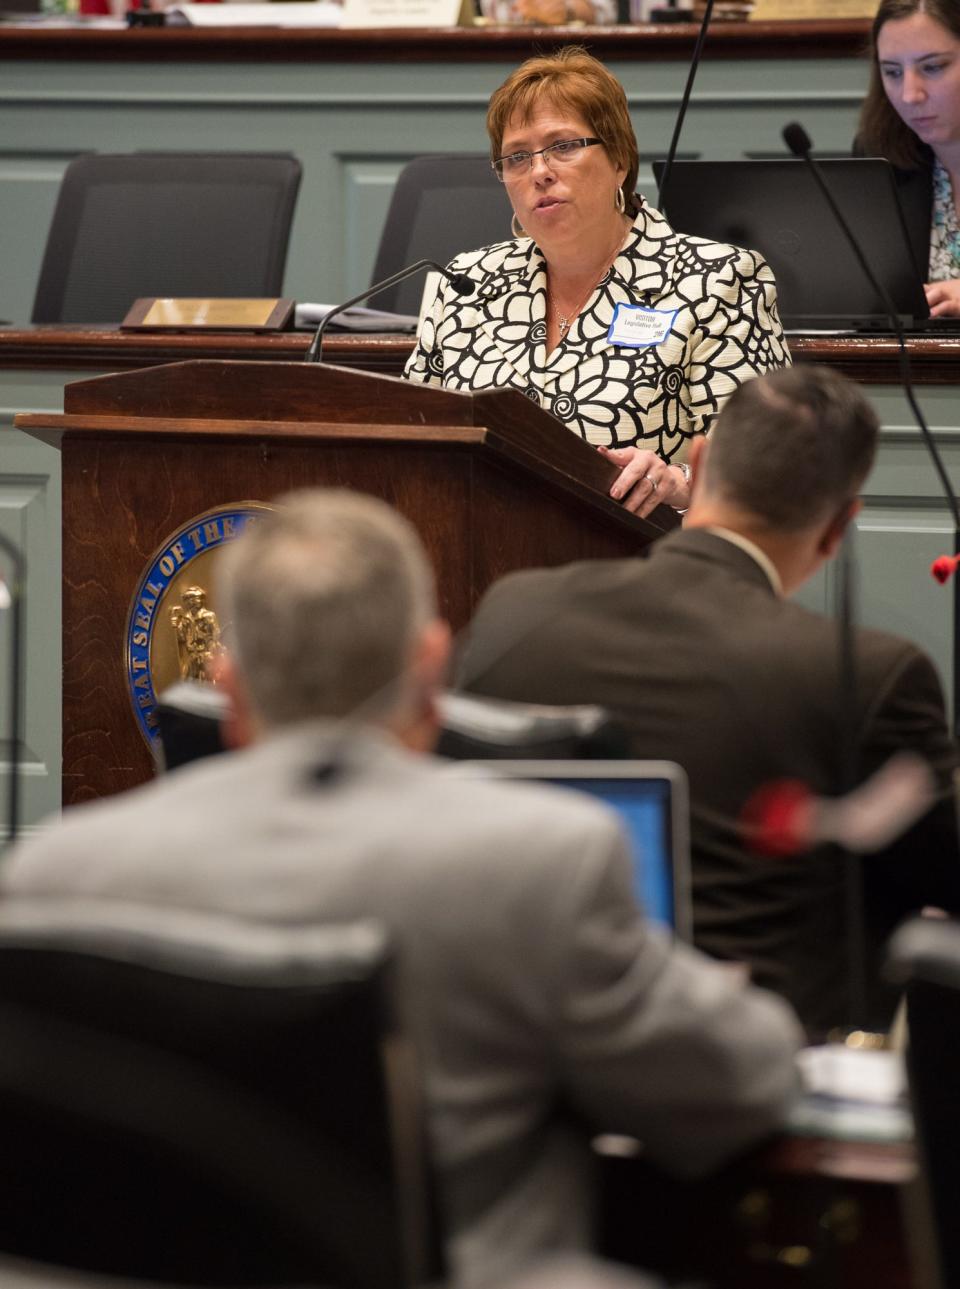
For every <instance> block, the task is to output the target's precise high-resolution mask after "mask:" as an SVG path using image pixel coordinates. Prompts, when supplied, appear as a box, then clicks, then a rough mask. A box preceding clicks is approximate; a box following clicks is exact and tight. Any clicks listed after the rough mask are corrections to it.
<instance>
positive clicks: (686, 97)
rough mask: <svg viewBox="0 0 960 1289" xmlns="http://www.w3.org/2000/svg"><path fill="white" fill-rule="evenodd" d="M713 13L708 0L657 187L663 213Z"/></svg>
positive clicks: (659, 208) (658, 207)
mask: <svg viewBox="0 0 960 1289" xmlns="http://www.w3.org/2000/svg"><path fill="white" fill-rule="evenodd" d="M712 13H713V0H707V4H706V8H705V9H704V11H703V18H702V20H701V22H700V31H699V32H698V34H697V43H696V44H695V45H694V47H693V58H692V59H691V62H690V70H689V72H687V83H686V85H685V86H684V90H683V97H682V98H681V100H680V111H679V112H678V113H677V120H676V124H675V125H674V127H673V138H672V139H671V140H670V147H669V148H668V149H667V159H666V161H664V163H663V171H662V172H661V174H660V187H659V188H658V189H657V209H658V210H659V211H660V213H661V214H662V215H665V216H667V218H669V215H667V211H666V209H665V208H664V200H665V194H666V191H667V184H668V183H669V181H670V172H671V171H672V170H673V163H674V160H675V158H676V155H677V147H678V145H679V143H680V131H681V130H682V129H683V122H684V118H685V117H686V115H687V106H688V105H689V103H690V95H691V94H692V93H693V82H694V80H695V79H696V75H697V68H698V67H699V66H700V58H701V56H702V54H703V45H704V41H705V40H706V39H707V29H708V28H709V26H710V16H711V14H712Z"/></svg>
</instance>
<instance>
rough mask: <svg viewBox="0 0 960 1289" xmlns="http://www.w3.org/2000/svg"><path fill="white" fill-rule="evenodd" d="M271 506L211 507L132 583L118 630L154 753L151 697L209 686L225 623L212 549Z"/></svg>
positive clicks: (134, 700) (137, 713) (136, 709)
mask: <svg viewBox="0 0 960 1289" xmlns="http://www.w3.org/2000/svg"><path fill="white" fill-rule="evenodd" d="M270 509H271V507H270V506H267V505H264V504H263V503H261V502H256V501H245V502H239V503H237V504H236V505H230V506H217V507H215V508H214V509H212V510H205V511H204V512H203V514H201V515H196V516H194V518H193V519H191V520H189V521H188V522H187V523H185V524H184V525H183V526H182V527H180V528H178V529H177V530H176V531H175V532H173V533H171V534H170V536H169V537H167V538H166V540H165V541H164V542H163V543H162V544H161V545H160V546H158V547H157V549H156V551H154V553H153V555H152V556H151V558H150V560H149V562H148V563H147V566H146V568H145V569H144V572H143V575H142V577H141V579H140V581H139V583H138V585H137V589H136V591H135V592H134V595H133V598H132V600H131V602H130V609H129V612H128V614H127V627H126V631H125V633H124V669H125V672H126V677H127V689H128V692H129V695H130V702H131V705H132V707H133V714H134V717H135V719H136V722H137V725H138V727H139V729H140V732H141V734H142V735H143V737H144V738H145V739H146V741H147V743H148V745H149V746H150V747H151V748H152V747H153V746H154V745H155V743H156V742H157V740H158V738H159V729H158V724H157V697H158V695H159V694H162V693H163V691H164V690H165V689H167V688H168V687H169V686H170V685H172V684H174V683H175V682H176V681H178V680H193V681H199V682H202V683H208V684H212V683H214V682H213V676H212V670H211V668H212V664H213V663H214V662H215V661H216V658H217V655H218V654H219V653H221V652H222V650H223V648H224V643H225V637H227V638H229V628H230V624H229V623H224V622H223V621H222V619H221V617H220V615H219V614H218V612H217V606H216V604H215V603H214V579H213V566H214V560H215V558H216V553H217V551H218V550H219V549H220V548H221V547H222V546H223V545H224V544H225V543H226V542H230V541H232V540H233V539H234V538H236V537H239V536H240V534H241V533H242V532H243V530H244V529H245V528H246V527H247V525H248V524H251V523H256V521H257V519H258V518H259V517H260V516H261V515H263V514H264V513H265V512H266V511H269V510H270Z"/></svg>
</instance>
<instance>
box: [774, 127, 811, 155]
mask: <svg viewBox="0 0 960 1289" xmlns="http://www.w3.org/2000/svg"><path fill="white" fill-rule="evenodd" d="M781 137H782V139H783V141H784V143H785V144H786V145H787V147H788V148H789V149H790V151H791V152H792V153H793V155H794V156H795V157H806V156H807V155H808V154H809V152H810V151H811V149H812V148H813V144H812V143H811V141H810V135H809V134H807V132H806V130H805V129H804V128H803V126H802V125H801V124H800V122H799V121H791V123H790V124H789V125H785V126H784V127H783V132H782V135H781Z"/></svg>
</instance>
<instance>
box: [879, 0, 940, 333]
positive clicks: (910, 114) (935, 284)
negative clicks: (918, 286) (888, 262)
mask: <svg viewBox="0 0 960 1289" xmlns="http://www.w3.org/2000/svg"><path fill="white" fill-rule="evenodd" d="M872 48H873V67H872V71H871V76H870V88H869V90H868V91H867V97H866V99H865V100H864V103H863V110H862V112H861V115H860V129H859V133H858V135H857V151H858V152H861V153H863V154H864V155H866V156H871V157H886V158H887V160H888V161H890V162H891V163H892V164H893V165H894V166H895V167H896V168H897V183H898V186H899V192H900V201H901V205H902V207H903V212H904V215H905V217H906V220H907V228H908V232H909V233H910V241H911V245H912V246H913V247H914V251H915V253H916V255H917V258H918V261H919V263H920V265H921V268H922V269H923V270H924V272H925V273H926V277H927V283H926V286H925V288H924V289H925V291H926V295H927V305H928V306H929V309H930V314H931V316H932V317H934V318H946V317H960V220H958V216H957V200H958V197H960V0H881V3H880V7H879V9H878V10H877V15H876V17H875V18H874V22H873V42H872Z"/></svg>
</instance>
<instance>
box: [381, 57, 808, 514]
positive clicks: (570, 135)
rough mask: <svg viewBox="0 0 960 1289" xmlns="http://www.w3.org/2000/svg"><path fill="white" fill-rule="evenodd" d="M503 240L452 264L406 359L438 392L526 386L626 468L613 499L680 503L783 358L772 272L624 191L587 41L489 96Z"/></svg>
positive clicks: (617, 142) (632, 144)
mask: <svg viewBox="0 0 960 1289" xmlns="http://www.w3.org/2000/svg"><path fill="white" fill-rule="evenodd" d="M487 132H488V134H489V136H490V148H491V158H492V164H493V167H494V170H495V171H496V173H497V175H498V177H499V178H500V179H501V180H502V181H503V183H504V185H505V187H506V191H507V196H508V197H509V198H510V204H511V205H512V207H513V212H514V214H513V226H512V231H513V238H514V240H512V241H505V242H499V243H498V244H497V245H495V246H487V247H484V248H483V249H481V250H479V251H470V252H467V253H466V254H463V255H458V256H457V258H456V259H455V260H454V261H453V262H452V264H451V266H450V267H451V269H453V270H454V271H456V272H458V273H464V274H466V275H467V276H468V277H470V278H471V279H472V280H473V281H474V282H475V284H476V287H475V290H474V291H473V292H472V294H470V295H468V296H466V297H462V296H459V295H456V294H455V293H454V292H453V290H452V289H450V288H449V287H448V285H447V283H446V282H441V284H440V289H439V291H438V294H437V296H436V299H435V300H434V302H433V305H432V307H431V308H429V309H428V311H427V313H426V315H425V317H424V320H423V323H422V325H421V328H420V333H419V335H418V337H417V346H416V349H415V350H414V353H413V355H412V357H411V359H410V362H409V363H408V365H407V370H406V375H407V376H408V378H409V379H411V380H419V381H423V382H425V383H427V384H432V385H444V386H446V387H447V388H448V389H465V390H466V389H470V390H475V389H491V388H497V387H508V388H514V389H519V390H521V391H522V392H523V393H524V394H526V395H527V397H528V398H530V399H531V400H532V401H533V402H535V403H537V404H539V405H540V406H541V407H544V408H546V409H547V411H549V412H551V413H552V414H553V415H554V416H556V417H557V418H558V419H559V420H561V421H563V422H564V423H565V424H566V425H567V426H569V428H570V429H571V430H573V431H574V432H575V433H576V434H579V435H580V436H581V437H582V438H584V439H586V441H587V442H588V443H592V444H594V445H595V446H597V447H598V448H599V449H600V450H601V451H603V452H604V453H605V454H606V455H607V457H608V459H609V460H610V461H611V462H612V463H613V464H614V465H616V466H619V467H621V473H620V475H619V477H618V479H617V481H616V482H615V484H614V485H613V488H612V489H611V495H612V496H613V497H615V498H617V499H619V500H622V501H623V503H624V505H625V506H626V507H627V508H628V509H630V510H633V511H635V512H636V513H637V514H640V515H647V514H649V513H650V511H651V510H653V508H654V507H655V506H656V505H658V504H660V503H661V502H666V503H667V504H668V505H671V506H674V507H675V508H677V509H678V510H682V509H684V508H685V507H686V506H687V503H688V500H689V496H690V470H689V467H688V466H687V465H686V463H685V460H684V458H685V456H686V449H687V446H688V444H689V440H690V438H691V436H692V435H694V434H700V433H704V432H705V431H706V430H707V429H708V428H709V426H710V423H711V420H712V418H713V417H714V416H715V415H716V413H717V412H718V411H719V409H720V407H721V406H722V404H723V402H724V401H725V400H726V398H727V397H729V395H730V394H731V393H732V392H733V391H734V389H736V387H737V386H738V385H741V384H743V382H744V381H746V380H749V379H750V378H751V377H752V376H755V375H757V374H758V373H759V372H762V371H765V370H767V369H768V368H771V367H781V366H784V365H786V364H787V363H788V362H789V355H788V353H787V349H786V345H785V343H784V340H783V332H782V331H781V328H780V319H779V317H778V315H777V307H776V286H775V284H774V280H773V274H772V273H771V271H770V269H769V267H768V266H767V264H766V263H765V261H764V260H763V259H762V257H761V256H759V255H757V254H756V253H755V252H753V251H743V250H739V249H738V248H737V247H735V246H723V245H720V244H718V243H716V242H708V241H705V240H704V239H703V238H697V237H684V236H682V235H681V234H679V233H675V232H674V231H673V229H672V228H671V227H670V225H669V224H668V223H667V221H666V220H665V219H664V218H663V216H662V215H661V214H660V213H659V212H658V211H656V210H653V209H652V208H651V207H649V206H647V205H645V204H644V202H643V200H642V198H640V197H638V196H637V195H636V191H635V190H636V181H637V171H638V168H639V153H638V150H637V140H636V136H635V135H634V132H633V126H632V125H631V122H630V112H629V109H628V107H627V99H626V95H625V94H624V92H623V87H622V86H621V85H620V83H619V81H618V80H617V79H616V77H614V76H613V75H611V73H610V72H608V71H607V69H606V68H605V67H604V66H603V64H602V63H600V62H598V61H597V60H596V59H595V58H593V57H592V56H591V55H590V54H588V53H587V52H586V50H583V49H577V48H571V47H567V48H564V49H562V50H560V51H559V52H558V53H556V54H551V55H549V56H546V57H542V58H531V59H529V60H528V61H527V62H525V63H524V64H523V65H522V66H521V67H520V68H518V69H517V71H515V72H514V73H513V74H512V75H511V76H510V77H508V79H507V80H506V82H505V83H504V84H503V85H501V86H500V88H499V89H498V90H497V91H496V92H495V93H494V95H493V97H492V98H491V99H490V106H489V110H488V112H487Z"/></svg>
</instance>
